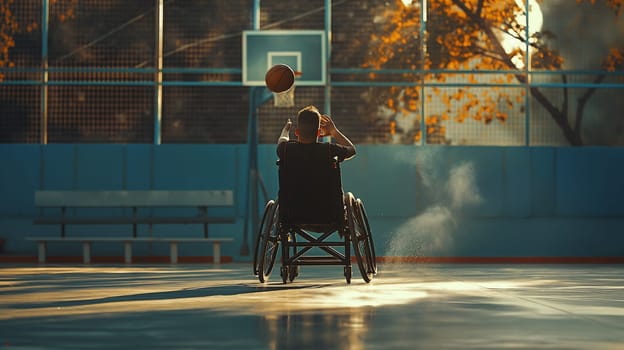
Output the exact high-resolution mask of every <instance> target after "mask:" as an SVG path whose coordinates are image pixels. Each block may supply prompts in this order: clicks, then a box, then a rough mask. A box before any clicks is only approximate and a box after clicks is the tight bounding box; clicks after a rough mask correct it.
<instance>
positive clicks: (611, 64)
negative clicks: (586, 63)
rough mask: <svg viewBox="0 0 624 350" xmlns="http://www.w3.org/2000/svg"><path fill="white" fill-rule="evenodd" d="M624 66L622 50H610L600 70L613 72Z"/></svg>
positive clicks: (623, 51)
mask: <svg viewBox="0 0 624 350" xmlns="http://www.w3.org/2000/svg"><path fill="white" fill-rule="evenodd" d="M622 66H624V48H612V49H611V50H610V51H609V55H607V58H605V60H604V62H603V63H602V68H603V69H605V70H608V71H609V72H613V71H615V70H617V69H620V68H621V67H622Z"/></svg>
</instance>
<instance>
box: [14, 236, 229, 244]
mask: <svg viewBox="0 0 624 350" xmlns="http://www.w3.org/2000/svg"><path fill="white" fill-rule="evenodd" d="M25 239H26V240H28V241H36V242H180V243H184V242H190V243H193V242H232V241H234V238H229V237H228V238H213V237H210V238H199V237H137V238H133V237H25Z"/></svg>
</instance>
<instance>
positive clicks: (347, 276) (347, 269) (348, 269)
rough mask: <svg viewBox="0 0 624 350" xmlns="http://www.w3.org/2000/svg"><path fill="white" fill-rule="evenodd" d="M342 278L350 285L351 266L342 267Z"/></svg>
mask: <svg viewBox="0 0 624 350" xmlns="http://www.w3.org/2000/svg"><path fill="white" fill-rule="evenodd" d="M344 276H345V279H346V280H347V284H351V266H345V267H344Z"/></svg>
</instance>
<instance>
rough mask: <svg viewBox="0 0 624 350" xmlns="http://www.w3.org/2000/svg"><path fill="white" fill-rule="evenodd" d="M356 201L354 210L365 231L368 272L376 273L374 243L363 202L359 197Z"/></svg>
mask: <svg viewBox="0 0 624 350" xmlns="http://www.w3.org/2000/svg"><path fill="white" fill-rule="evenodd" d="M356 203H357V205H356V206H355V209H356V210H355V211H356V212H357V218H358V219H359V220H360V222H359V224H360V225H361V226H362V230H363V232H365V233H366V244H365V246H366V250H365V251H366V257H367V258H368V259H369V266H370V267H371V271H370V272H372V273H373V274H374V275H375V274H377V255H375V243H374V242H373V235H372V233H371V229H370V225H369V224H368V216H367V215H366V210H365V209H364V203H363V202H362V201H361V200H360V199H359V198H358V199H357V200H356Z"/></svg>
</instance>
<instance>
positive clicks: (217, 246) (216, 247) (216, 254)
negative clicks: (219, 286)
mask: <svg viewBox="0 0 624 350" xmlns="http://www.w3.org/2000/svg"><path fill="white" fill-rule="evenodd" d="M212 260H213V262H214V263H215V264H220V263H221V242H213V243H212Z"/></svg>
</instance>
